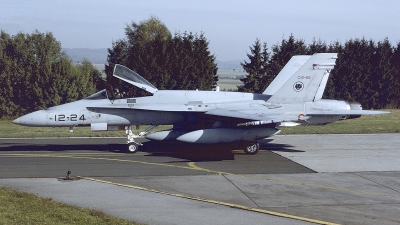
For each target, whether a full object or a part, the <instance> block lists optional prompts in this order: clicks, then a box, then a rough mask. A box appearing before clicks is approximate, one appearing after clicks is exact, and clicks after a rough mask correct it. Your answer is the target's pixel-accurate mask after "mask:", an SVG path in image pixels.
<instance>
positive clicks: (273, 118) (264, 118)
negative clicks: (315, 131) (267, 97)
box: [205, 104, 306, 126]
mask: <svg viewBox="0 0 400 225" xmlns="http://www.w3.org/2000/svg"><path fill="white" fill-rule="evenodd" d="M205 114H206V115H209V116H220V117H227V118H233V119H241V120H244V121H247V122H243V123H240V124H238V125H239V126H240V125H245V126H247V125H260V124H273V123H282V122H296V121H299V120H305V119H306V118H305V117H302V118H299V117H298V116H294V115H286V114H279V113H276V112H272V111H271V110H269V109H268V108H267V107H266V106H264V105H259V104H249V105H247V106H240V107H228V108H218V109H214V110H210V111H208V112H206V113H205Z"/></svg>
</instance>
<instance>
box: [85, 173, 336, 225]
mask: <svg viewBox="0 0 400 225" xmlns="http://www.w3.org/2000/svg"><path fill="white" fill-rule="evenodd" d="M78 178H81V179H85V180H89V181H95V182H100V183H104V184H111V185H116V186H120V187H126V188H133V189H136V190H141V191H148V192H153V193H158V194H164V195H169V196H173V197H179V198H184V199H189V200H194V201H200V202H206V203H212V204H216V205H222V206H228V207H231V208H235V209H242V210H247V211H252V212H257V213H263V214H268V215H272V216H278V217H283V218H288V219H294V220H299V221H305V222H310V223H315V224H323V225H338V224H337V223H331V222H327V221H322V220H316V219H310V218H306V217H300V216H295V215H290V214H285V213H279V212H274V211H269V210H264V209H259V208H253V207H248V206H243V205H238V204H233V203H228V202H222V201H217V200H211V199H205V198H201V197H195V196H188V195H183V194H174V193H169V192H165V191H159V190H156V189H150V188H145V187H140V186H135V185H128V184H121V183H115V182H110V181H106V180H100V179H95V178H90V177H80V176H78Z"/></svg>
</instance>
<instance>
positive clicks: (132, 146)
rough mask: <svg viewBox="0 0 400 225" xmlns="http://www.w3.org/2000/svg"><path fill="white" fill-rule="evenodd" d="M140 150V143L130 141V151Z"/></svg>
mask: <svg viewBox="0 0 400 225" xmlns="http://www.w3.org/2000/svg"><path fill="white" fill-rule="evenodd" d="M138 150H139V145H138V144H136V143H135V142H130V143H128V153H136V152H137V151H138Z"/></svg>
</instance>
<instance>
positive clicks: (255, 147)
mask: <svg viewBox="0 0 400 225" xmlns="http://www.w3.org/2000/svg"><path fill="white" fill-rule="evenodd" d="M259 150H260V144H258V142H257V141H254V142H249V143H247V144H246V145H245V148H244V153H246V154H247V155H255V154H257V153H258V151H259Z"/></svg>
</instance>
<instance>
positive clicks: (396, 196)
mask: <svg viewBox="0 0 400 225" xmlns="http://www.w3.org/2000/svg"><path fill="white" fill-rule="evenodd" d="M16 155H18V154H16ZM20 155H23V156H30V157H32V156H33V157H54V158H72V159H92V160H105V161H118V162H129V163H139V164H144V165H154V166H164V167H172V168H181V169H189V170H197V171H205V172H208V173H215V174H218V175H233V176H240V177H246V178H251V179H257V180H268V181H274V182H278V183H285V184H292V185H301V186H307V187H313V188H321V189H326V190H333V191H341V192H351V193H358V194H363V195H370V196H381V197H389V198H396V199H400V195H390V194H381V193H374V192H367V191H359V190H353V189H348V188H339V187H330V186H324V185H318V184H309V183H304V182H298V181H290V180H280V179H273V178H264V177H260V176H255V175H247V174H235V173H229V172H223V171H216V170H210V169H205V168H201V167H198V166H196V165H195V163H194V162H189V163H188V165H189V166H178V165H170V164H164V163H151V162H144V161H137V160H128V159H114V158H113V159H112V158H104V157H88V156H69V155H52V154H29V153H24V154H20ZM0 157H2V154H0Z"/></svg>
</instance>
